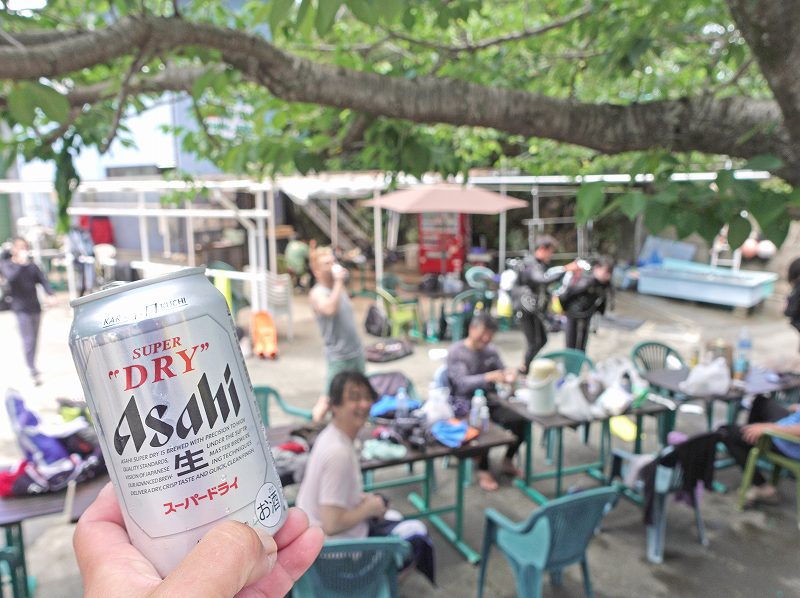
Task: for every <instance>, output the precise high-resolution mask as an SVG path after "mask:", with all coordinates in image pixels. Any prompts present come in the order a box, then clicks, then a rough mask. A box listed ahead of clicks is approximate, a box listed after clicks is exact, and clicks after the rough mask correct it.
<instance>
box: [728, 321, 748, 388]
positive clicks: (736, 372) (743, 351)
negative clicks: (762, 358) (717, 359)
mask: <svg viewBox="0 0 800 598" xmlns="http://www.w3.org/2000/svg"><path fill="white" fill-rule="evenodd" d="M752 351H753V341H752V340H750V331H749V330H747V326H742V328H741V330H739V336H738V337H737V339H736V352H735V353H734V356H733V379H734V380H744V379H745V376H747V370H748V369H750V354H751V353H752Z"/></svg>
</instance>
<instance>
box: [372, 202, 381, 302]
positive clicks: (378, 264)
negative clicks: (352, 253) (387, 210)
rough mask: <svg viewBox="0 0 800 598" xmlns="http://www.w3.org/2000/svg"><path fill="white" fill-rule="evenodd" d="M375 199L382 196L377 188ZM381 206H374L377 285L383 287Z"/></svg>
mask: <svg viewBox="0 0 800 598" xmlns="http://www.w3.org/2000/svg"><path fill="white" fill-rule="evenodd" d="M373 197H374V198H375V199H378V197H380V192H379V191H378V190H377V189H376V190H375V194H374V196H373ZM381 219H382V216H381V208H380V206H373V207H372V222H373V235H374V237H375V287H376V288H383V284H382V283H383V223H382V222H381Z"/></svg>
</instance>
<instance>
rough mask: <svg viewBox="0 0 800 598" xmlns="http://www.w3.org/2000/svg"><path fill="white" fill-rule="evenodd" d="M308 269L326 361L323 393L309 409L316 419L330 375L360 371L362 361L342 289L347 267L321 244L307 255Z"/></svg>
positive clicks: (323, 404) (319, 417)
mask: <svg viewBox="0 0 800 598" xmlns="http://www.w3.org/2000/svg"><path fill="white" fill-rule="evenodd" d="M311 271H312V272H313V274H314V278H315V279H316V281H317V283H316V284H315V285H314V287H313V288H312V289H311V292H310V294H309V298H310V300H311V307H312V309H313V310H314V314H315V315H316V317H317V324H318V325H319V330H320V332H321V333H322V339H323V341H324V343H325V360H326V362H327V376H326V382H325V389H324V394H323V395H322V396H320V398H319V400H318V401H317V403H316V405H314V408H313V409H312V414H313V417H314V421H320V420H322V419H323V418H324V417H325V415H326V413H327V412H328V402H329V400H328V395H327V389H328V388H330V384H331V381H332V380H333V378H334V376H336V374H338V373H339V372H344V371H356V372H360V373H362V374H363V373H364V371H365V370H366V362H365V359H364V348H363V347H362V345H361V338H360V337H359V336H358V330H357V328H356V321H355V317H354V316H353V306H352V304H351V303H350V297H348V296H347V290H346V289H345V281H346V280H347V269H346V268H344V267H343V266H341V265H340V264H338V263H337V262H336V258H335V257H334V255H333V251H332V250H331V249H330V248H329V247H321V248H319V249H316V250H314V251H313V252H312V254H311Z"/></svg>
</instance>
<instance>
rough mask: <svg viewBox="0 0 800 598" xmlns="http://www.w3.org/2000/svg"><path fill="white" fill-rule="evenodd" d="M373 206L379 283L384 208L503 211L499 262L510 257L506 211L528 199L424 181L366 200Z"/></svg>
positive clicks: (406, 211)
mask: <svg viewBox="0 0 800 598" xmlns="http://www.w3.org/2000/svg"><path fill="white" fill-rule="evenodd" d="M362 205H365V206H372V207H373V209H374V215H375V276H376V278H377V282H378V284H380V280H381V278H382V276H383V239H382V233H381V230H382V225H381V209H387V210H391V211H393V212H398V213H400V214H421V213H425V212H434V213H456V214H484V215H491V214H500V247H499V250H500V255H499V258H500V259H499V264H500V266H501V267H502V265H503V264H504V263H505V257H506V212H507V211H508V210H513V209H515V208H525V207H527V206H528V202H526V201H523V200H521V199H514V198H512V197H507V196H505V195H501V194H499V193H494V192H493V191H487V190H486V189H480V188H478V187H464V186H461V185H420V186H418V187H411V188H410V189H403V190H401V191H394V192H392V193H387V194H386V195H381V196H380V197H375V198H373V199H370V200H368V201H365V202H363V204H362Z"/></svg>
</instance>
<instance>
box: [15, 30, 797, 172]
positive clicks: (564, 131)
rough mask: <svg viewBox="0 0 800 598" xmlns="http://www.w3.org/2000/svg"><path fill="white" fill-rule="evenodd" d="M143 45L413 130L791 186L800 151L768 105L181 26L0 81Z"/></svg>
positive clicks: (28, 58) (120, 39) (293, 97)
mask: <svg viewBox="0 0 800 598" xmlns="http://www.w3.org/2000/svg"><path fill="white" fill-rule="evenodd" d="M148 42H149V43H150V48H151V50H152V51H153V52H159V51H163V52H166V51H169V50H176V49H183V48H191V47H200V48H205V49H207V50H217V51H219V52H220V54H221V56H222V60H223V61H224V62H225V63H227V64H228V65H230V66H232V67H234V68H236V69H238V70H239V71H240V72H241V73H242V75H243V76H244V77H245V78H246V79H248V80H249V81H251V82H255V83H257V84H260V85H262V86H264V87H266V88H267V89H269V90H270V92H271V93H272V94H273V95H275V96H276V97H278V98H280V99H282V100H285V101H289V102H307V103H314V104H319V105H324V106H330V107H335V108H349V109H352V110H355V111H358V112H365V113H370V114H374V115H377V116H381V115H385V116H390V117H393V118H401V119H406V120H409V121H413V122H418V123H430V124H433V123H445V124H452V125H456V126H461V125H464V126H479V127H491V128H494V129H498V130H501V131H506V132H508V133H511V134H518V135H523V136H528V137H544V138H548V139H553V140H555V141H562V142H567V143H574V144H577V145H582V146H585V147H588V148H592V149H596V150H599V151H602V152H605V153H610V154H613V153H619V152H626V151H639V150H646V149H652V148H667V149H669V150H672V151H700V152H706V153H715V154H725V155H731V156H737V157H743V158H747V157H752V156H754V155H758V154H765V153H767V154H775V155H777V156H779V157H781V158H782V159H783V160H784V162H785V163H786V169H785V174H784V172H783V171H782V172H781V175H782V176H786V177H787V180H790V182H792V181H797V182H798V183H800V158H798V156H800V151H798V149H797V147H795V146H793V145H792V143H791V140H790V138H789V136H788V134H787V132H786V130H785V129H784V128H783V116H782V114H781V110H780V107H779V105H778V104H777V103H776V102H774V101H772V100H756V99H752V98H746V97H732V98H722V99H720V98H714V97H708V96H706V97H698V98H683V99H680V100H667V101H657V102H649V103H642V104H631V105H613V104H590V103H581V102H575V101H570V100H564V99H558V98H552V97H548V96H543V95H538V94H534V93H530V92H527V91H522V90H516V89H504V88H498V87H486V86H482V85H478V84H473V83H467V82H464V81H459V80H452V79H444V78H440V77H417V78H415V79H410V80H409V79H406V78H402V77H388V76H382V75H379V74H376V73H369V72H361V71H355V70H351V69H347V68H344V67H340V66H334V65H326V64H320V63H316V62H313V61H311V60H307V59H305V58H301V57H299V56H295V55H293V54H289V53H287V52H283V51H281V50H279V49H277V48H276V47H275V46H273V45H272V44H270V43H269V42H268V41H266V40H265V39H264V38H263V37H260V36H257V35H251V34H248V33H245V32H242V31H238V30H233V29H226V28H222V27H216V26H213V25H209V24H205V23H193V22H190V21H186V20H181V19H165V18H157V17H146V18H145V17H128V18H125V19H122V20H121V21H119V22H118V23H116V24H114V25H112V26H110V27H109V28H108V29H104V30H98V31H93V32H91V33H85V34H81V35H77V36H75V37H74V38H71V39H68V40H62V41H59V42H56V43H53V44H45V45H42V46H36V47H33V48H26V49H25V50H20V49H17V48H8V47H4V48H0V78H6V79H23V80H24V79H35V78H38V77H57V76H61V75H67V74H69V73H71V72H74V71H76V70H79V69H81V68H85V67H90V66H94V65H97V64H107V63H109V62H110V61H113V60H115V59H116V58H119V57H120V56H125V55H128V54H130V53H131V51H132V50H133V49H136V48H139V47H142V46H143V45H145V44H146V43H148ZM151 84H152V82H151ZM143 85H144V82H143ZM186 85H187V81H186V80H185V79H184V80H181V81H178V80H176V81H174V82H169V81H167V82H165V83H164V86H163V89H168V88H173V87H179V88H181V89H186ZM190 87H191V86H190V84H189V88H190ZM712 131H713V134H710V132H712Z"/></svg>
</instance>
